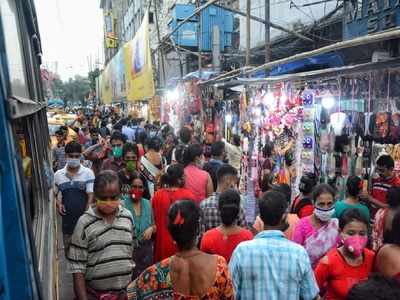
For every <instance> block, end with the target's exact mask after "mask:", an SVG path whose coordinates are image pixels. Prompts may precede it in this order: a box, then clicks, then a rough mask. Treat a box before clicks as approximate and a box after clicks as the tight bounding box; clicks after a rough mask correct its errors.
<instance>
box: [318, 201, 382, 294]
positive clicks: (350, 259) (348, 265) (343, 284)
mask: <svg viewBox="0 0 400 300" xmlns="http://www.w3.org/2000/svg"><path fill="white" fill-rule="evenodd" d="M339 228H340V235H341V238H342V241H343V246H341V247H339V248H337V249H332V250H331V251H330V252H328V254H327V255H326V256H324V257H323V258H322V259H321V260H320V262H319V263H318V265H317V267H316V269H315V277H316V279H317V283H318V286H319V288H320V290H324V291H326V294H325V298H324V299H326V300H345V299H346V297H347V294H348V293H349V291H350V289H351V288H352V287H353V286H354V285H355V284H356V283H358V282H360V281H364V280H367V279H368V276H369V274H370V273H371V271H372V270H373V262H374V256H375V253H374V252H373V251H371V250H368V249H366V248H365V247H366V245H367V242H368V237H367V234H368V220H367V219H366V217H365V216H364V215H363V214H362V213H361V212H360V211H359V210H358V209H357V208H350V209H347V210H345V211H344V213H343V214H342V216H341V218H340V221H339Z"/></svg>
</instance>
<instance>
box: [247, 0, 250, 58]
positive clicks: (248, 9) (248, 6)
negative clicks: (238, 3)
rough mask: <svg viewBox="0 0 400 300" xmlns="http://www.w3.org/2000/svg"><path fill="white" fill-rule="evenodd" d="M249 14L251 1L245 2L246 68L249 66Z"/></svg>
mask: <svg viewBox="0 0 400 300" xmlns="http://www.w3.org/2000/svg"><path fill="white" fill-rule="evenodd" d="M250 14H251V0H246V66H250V47H251V45H250V41H251V40H250Z"/></svg>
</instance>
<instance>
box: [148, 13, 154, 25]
mask: <svg viewBox="0 0 400 300" xmlns="http://www.w3.org/2000/svg"><path fill="white" fill-rule="evenodd" d="M149 24H154V13H152V12H149Z"/></svg>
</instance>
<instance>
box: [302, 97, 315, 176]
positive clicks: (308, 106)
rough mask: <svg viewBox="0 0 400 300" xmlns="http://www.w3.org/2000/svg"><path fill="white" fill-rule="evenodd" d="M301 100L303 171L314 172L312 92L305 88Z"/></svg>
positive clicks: (313, 110)
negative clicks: (302, 115)
mask: <svg viewBox="0 0 400 300" xmlns="http://www.w3.org/2000/svg"><path fill="white" fill-rule="evenodd" d="M302 100H303V114H304V117H303V129H305V130H303V135H304V136H303V149H302V157H301V159H302V164H303V170H304V171H303V172H304V173H314V144H315V143H314V141H315V139H314V138H315V135H314V115H315V106H314V104H315V102H314V92H313V91H312V90H305V91H304V92H303V94H302Z"/></svg>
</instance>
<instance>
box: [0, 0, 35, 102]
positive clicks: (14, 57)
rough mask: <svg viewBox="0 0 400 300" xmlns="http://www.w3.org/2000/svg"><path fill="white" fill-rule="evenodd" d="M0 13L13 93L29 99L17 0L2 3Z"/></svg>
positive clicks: (0, 3) (7, 0) (0, 2)
mask: <svg viewBox="0 0 400 300" xmlns="http://www.w3.org/2000/svg"><path fill="white" fill-rule="evenodd" d="M0 11H1V19H2V23H3V33H4V40H5V44H6V51H7V61H8V70H9V76H10V83H11V93H12V95H14V96H19V97H23V98H27V99H29V98H30V97H29V90H28V87H27V83H26V82H27V81H26V77H25V74H26V70H25V65H24V54H23V48H22V42H21V39H20V28H19V21H18V12H17V7H16V3H15V0H2V1H0Z"/></svg>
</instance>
